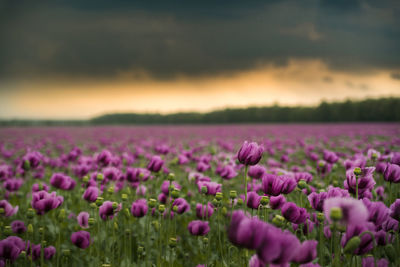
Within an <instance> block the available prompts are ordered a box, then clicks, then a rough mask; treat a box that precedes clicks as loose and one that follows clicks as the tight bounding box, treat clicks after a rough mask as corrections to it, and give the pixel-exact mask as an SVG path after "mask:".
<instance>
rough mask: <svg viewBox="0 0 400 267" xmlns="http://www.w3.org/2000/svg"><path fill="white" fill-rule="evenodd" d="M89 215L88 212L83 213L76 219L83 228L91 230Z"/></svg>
mask: <svg viewBox="0 0 400 267" xmlns="http://www.w3.org/2000/svg"><path fill="white" fill-rule="evenodd" d="M89 217H90V215H89V213H88V212H86V211H82V212H80V213H79V214H78V216H77V217H76V219H77V220H78V224H79V226H80V227H81V228H83V229H86V228H89Z"/></svg>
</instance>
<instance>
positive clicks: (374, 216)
mask: <svg viewBox="0 0 400 267" xmlns="http://www.w3.org/2000/svg"><path fill="white" fill-rule="evenodd" d="M362 201H363V203H364V205H365V206H366V207H367V210H368V214H369V216H368V220H369V221H370V222H373V223H374V224H375V225H376V226H377V227H379V228H381V226H382V224H383V223H384V222H385V221H386V220H387V219H388V218H389V213H390V210H389V208H388V207H386V205H385V204H384V203H383V202H371V201H369V200H368V199H366V198H364V199H363V200H362Z"/></svg>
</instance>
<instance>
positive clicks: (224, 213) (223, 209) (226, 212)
mask: <svg viewBox="0 0 400 267" xmlns="http://www.w3.org/2000/svg"><path fill="white" fill-rule="evenodd" d="M226 214H228V209H227V208H226V207H222V215H226Z"/></svg>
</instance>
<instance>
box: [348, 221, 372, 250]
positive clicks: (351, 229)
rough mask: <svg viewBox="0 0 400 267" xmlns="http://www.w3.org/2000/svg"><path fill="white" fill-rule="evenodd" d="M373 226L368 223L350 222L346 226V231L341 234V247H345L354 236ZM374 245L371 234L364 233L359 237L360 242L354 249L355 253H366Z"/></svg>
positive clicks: (369, 229)
mask: <svg viewBox="0 0 400 267" xmlns="http://www.w3.org/2000/svg"><path fill="white" fill-rule="evenodd" d="M373 229H374V226H373V225H372V223H371V224H368V223H361V224H351V225H348V226H347V229H346V233H345V234H344V235H343V237H342V240H341V245H342V247H345V246H346V244H347V242H348V241H349V240H350V239H351V238H352V237H354V236H360V235H361V234H362V233H363V232H365V231H371V230H373ZM373 247H374V243H373V240H372V237H371V235H369V234H365V235H363V236H362V237H361V243H360V245H359V246H358V248H357V249H356V250H355V251H354V254H356V255H362V254H365V253H368V252H369V251H371V250H372V248H373Z"/></svg>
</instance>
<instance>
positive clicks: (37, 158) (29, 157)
mask: <svg viewBox="0 0 400 267" xmlns="http://www.w3.org/2000/svg"><path fill="white" fill-rule="evenodd" d="M42 160H43V155H42V154H41V153H40V152H38V151H31V152H28V153H26V154H25V156H23V158H22V161H21V164H22V166H24V164H25V162H28V163H29V168H30V169H36V168H37V167H39V165H40V163H41V162H42Z"/></svg>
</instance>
